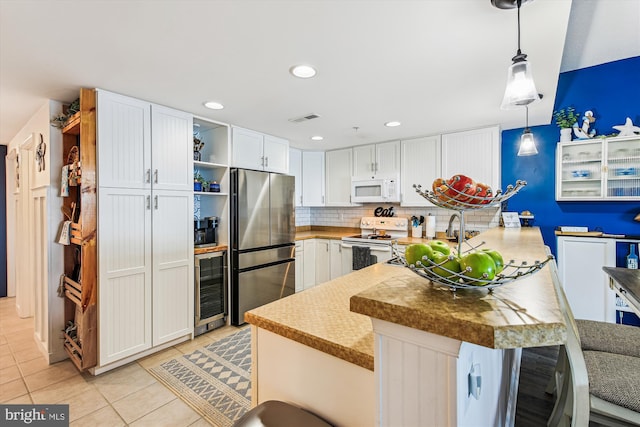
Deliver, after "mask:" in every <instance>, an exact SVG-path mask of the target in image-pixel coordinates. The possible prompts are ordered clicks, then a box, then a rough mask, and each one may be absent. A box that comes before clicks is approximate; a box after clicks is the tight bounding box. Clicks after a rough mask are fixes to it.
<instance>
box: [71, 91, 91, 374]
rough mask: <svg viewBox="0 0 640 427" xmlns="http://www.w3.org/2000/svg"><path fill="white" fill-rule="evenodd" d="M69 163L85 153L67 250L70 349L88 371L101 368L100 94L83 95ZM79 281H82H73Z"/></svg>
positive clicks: (74, 121)
mask: <svg viewBox="0 0 640 427" xmlns="http://www.w3.org/2000/svg"><path fill="white" fill-rule="evenodd" d="M62 135H63V156H64V157H63V163H64V164H66V162H67V155H68V153H69V151H70V150H71V149H72V148H73V147H74V146H75V147H78V149H79V152H80V163H81V165H82V182H81V183H80V185H77V186H69V196H67V197H65V198H64V202H63V205H64V207H65V209H66V210H67V211H68V212H71V211H73V207H72V204H74V203H75V206H76V208H75V212H76V213H75V215H74V218H72V225H71V245H68V246H66V247H65V253H64V271H65V274H66V277H65V279H64V293H65V310H64V313H65V317H64V320H65V328H66V327H67V325H68V324H69V322H73V323H74V324H75V326H76V329H75V338H74V337H73V336H71V335H74V334H67V333H64V339H65V343H64V348H65V350H66V351H67V353H68V354H69V357H70V358H71V360H72V362H73V363H74V364H75V365H76V367H77V368H78V369H79V370H81V371H84V370H86V369H89V368H91V367H94V366H96V364H97V343H98V340H97V335H98V329H97V294H98V289H97V268H96V267H97V265H96V256H97V255H96V248H97V242H96V215H97V212H96V188H97V187H96V92H95V90H94V89H81V90H80V111H79V112H78V113H76V114H74V115H73V116H72V117H71V118H70V119H69V121H68V123H67V125H66V126H65V127H64V128H63V129H62ZM73 276H76V277H73Z"/></svg>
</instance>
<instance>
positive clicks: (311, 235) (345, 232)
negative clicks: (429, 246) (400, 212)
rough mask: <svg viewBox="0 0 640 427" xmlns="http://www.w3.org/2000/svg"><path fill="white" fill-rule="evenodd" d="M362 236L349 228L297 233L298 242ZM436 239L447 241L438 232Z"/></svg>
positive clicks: (421, 240) (410, 241) (415, 240)
mask: <svg viewBox="0 0 640 427" xmlns="http://www.w3.org/2000/svg"><path fill="white" fill-rule="evenodd" d="M357 234H360V229H359V228H348V227H322V228H320V229H313V230H303V231H297V232H296V240H297V241H299V240H307V239H329V240H341V239H342V238H343V237H349V236H353V235H357ZM436 237H437V238H438V239H441V240H445V233H443V232H437V233H436ZM429 240H433V239H427V238H421V237H411V236H409V237H399V238H398V244H399V245H411V244H413V243H426V242H428V241H429ZM452 246H455V242H452Z"/></svg>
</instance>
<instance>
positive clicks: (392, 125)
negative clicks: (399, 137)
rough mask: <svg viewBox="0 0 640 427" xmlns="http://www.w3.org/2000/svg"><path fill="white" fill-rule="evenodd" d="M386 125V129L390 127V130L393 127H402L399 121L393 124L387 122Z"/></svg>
mask: <svg viewBox="0 0 640 427" xmlns="http://www.w3.org/2000/svg"><path fill="white" fill-rule="evenodd" d="M384 125H385V126H386V127H388V128H393V127H396V126H400V125H401V123H400V122H397V121H393V122H387V123H385V124H384Z"/></svg>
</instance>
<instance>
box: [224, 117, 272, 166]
mask: <svg viewBox="0 0 640 427" xmlns="http://www.w3.org/2000/svg"><path fill="white" fill-rule="evenodd" d="M263 142H264V136H263V135H262V134H261V133H258V132H254V131H252V130H248V129H242V128H238V127H234V128H232V142H231V153H232V155H231V166H235V167H237V168H245V169H257V170H262V168H263V164H262V160H263V159H262V158H263V156H264V155H263V152H262V145H263Z"/></svg>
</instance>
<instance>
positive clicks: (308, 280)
mask: <svg viewBox="0 0 640 427" xmlns="http://www.w3.org/2000/svg"><path fill="white" fill-rule="evenodd" d="M302 244H303V245H304V255H305V256H304V258H305V263H304V264H303V282H302V283H303V286H302V288H303V289H309V288H312V287H314V286H315V285H316V239H307V240H304V241H303V242H302Z"/></svg>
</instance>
